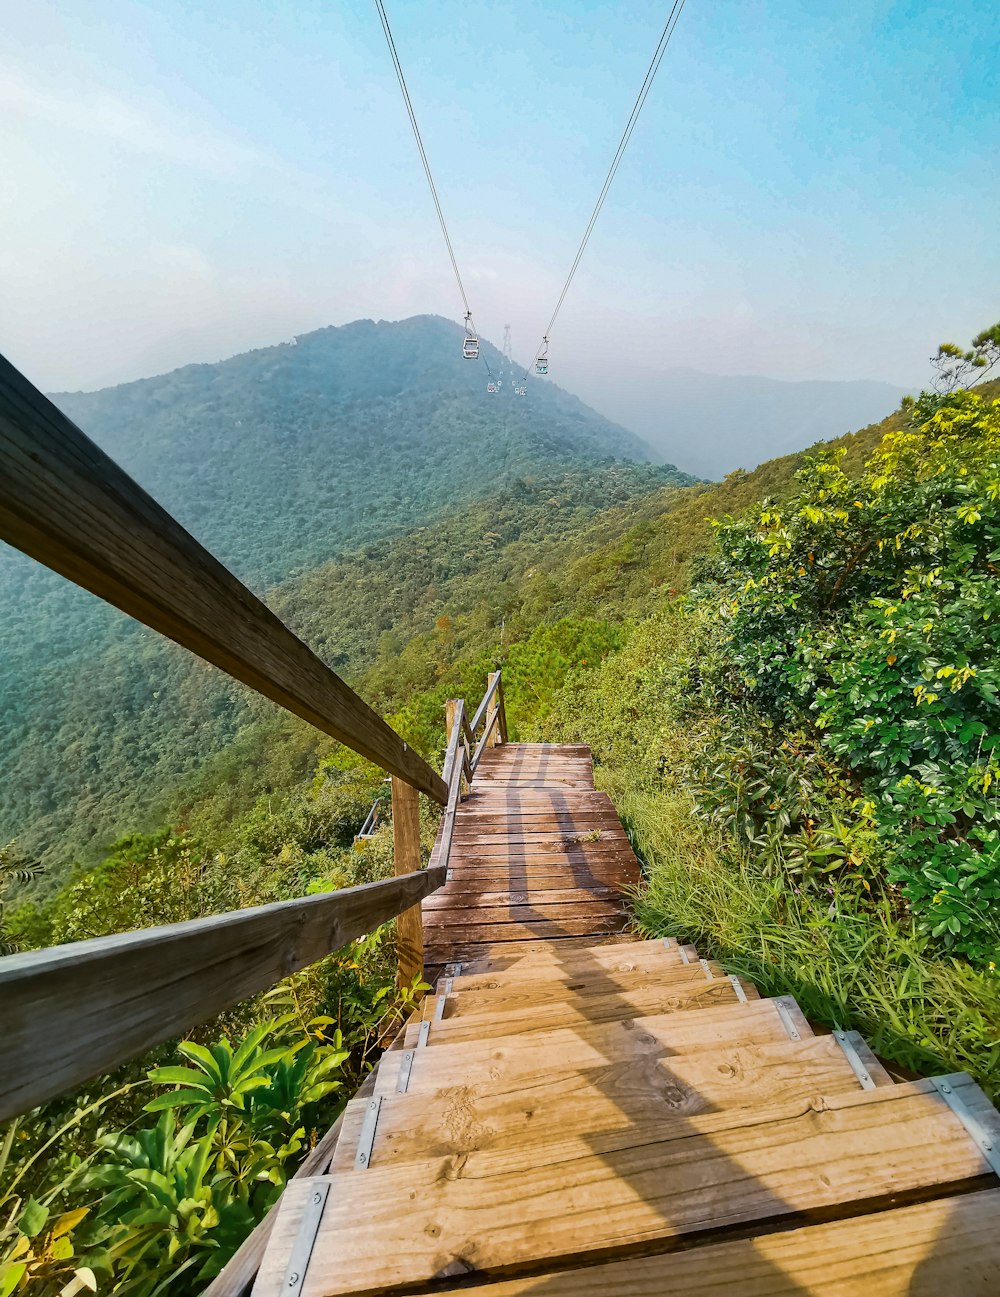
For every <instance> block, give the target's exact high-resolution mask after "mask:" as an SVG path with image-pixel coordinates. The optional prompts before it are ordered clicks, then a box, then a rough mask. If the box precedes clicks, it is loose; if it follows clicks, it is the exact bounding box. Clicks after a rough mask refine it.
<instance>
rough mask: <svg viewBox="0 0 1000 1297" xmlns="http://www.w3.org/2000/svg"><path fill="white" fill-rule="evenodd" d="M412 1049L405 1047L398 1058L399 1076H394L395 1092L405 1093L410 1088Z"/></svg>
mask: <svg viewBox="0 0 1000 1297" xmlns="http://www.w3.org/2000/svg"><path fill="white" fill-rule="evenodd" d="M413 1054H414V1051H413V1050H412V1049H407V1050H405V1051H404V1053H403V1057H402V1058H401V1059H400V1060H399V1076H397V1077H396V1093H397V1094H405V1093H406V1091H407V1090H408V1089H409V1088H410V1070H411V1068H412V1067H413Z"/></svg>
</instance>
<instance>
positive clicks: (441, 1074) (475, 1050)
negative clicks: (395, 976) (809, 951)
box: [375, 997, 812, 1094]
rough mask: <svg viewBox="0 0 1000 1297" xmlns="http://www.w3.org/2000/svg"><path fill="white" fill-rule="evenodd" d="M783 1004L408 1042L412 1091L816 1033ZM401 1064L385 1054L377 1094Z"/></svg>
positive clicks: (510, 1083) (790, 1004)
mask: <svg viewBox="0 0 1000 1297" xmlns="http://www.w3.org/2000/svg"><path fill="white" fill-rule="evenodd" d="M780 1006H781V1010H782V1011H783V1013H784V1016H782V1012H780V1011H779V1001H776V1000H750V1001H748V1002H747V1003H746V1004H739V1003H734V1004H724V1005H720V1006H718V1007H717V1008H712V1009H703V1010H702V1011H701V1012H700V1013H698V1014H694V1013H665V1014H652V1015H647V1016H644V1017H636V1018H626V1019H613V1020H612V1021H610V1022H602V1023H583V1024H577V1025H575V1026H573V1027H560V1028H556V1029H554V1030H539V1031H530V1032H519V1033H516V1034H514V1035H510V1036H494V1035H490V1036H488V1037H487V1036H485V1035H480V1036H477V1037H475V1038H474V1039H472V1040H464V1041H454V1042H450V1043H449V1042H447V1041H445V1042H443V1043H438V1044H437V1045H435V1047H434V1048H433V1049H429V1048H416V1047H408V1049H409V1050H410V1052H411V1053H412V1058H411V1060H410V1070H409V1077H408V1085H407V1092H408V1093H416V1092H419V1093H429V1092H433V1091H435V1090H439V1089H442V1088H443V1087H444V1086H447V1085H451V1084H453V1083H454V1079H455V1077H456V1076H463V1077H467V1078H468V1079H469V1080H470V1081H474V1082H475V1084H476V1085H479V1086H484V1085H487V1084H489V1085H495V1086H497V1087H498V1088H499V1089H501V1090H506V1089H512V1088H517V1087H518V1086H519V1085H521V1084H522V1078H523V1077H525V1076H531V1075H534V1073H536V1072H537V1071H538V1069H539V1066H540V1065H541V1063H542V1062H544V1065H545V1067H546V1069H547V1070H548V1071H550V1072H555V1071H557V1070H560V1069H561V1071H562V1072H563V1073H565V1074H567V1075H573V1074H575V1073H576V1072H580V1071H583V1070H585V1069H593V1070H600V1068H602V1067H605V1066H608V1065H609V1064H610V1063H611V1062H615V1063H621V1062H622V1061H623V1060H624V1061H630V1062H631V1063H632V1064H633V1065H635V1066H639V1065H641V1064H642V1063H643V1061H644V1060H645V1059H646V1058H648V1057H654V1058H663V1057H668V1056H669V1057H672V1056H673V1055H676V1054H687V1053H696V1052H702V1051H708V1052H711V1051H713V1050H717V1049H724V1050H731V1049H733V1048H734V1047H747V1048H752V1047H754V1046H756V1045H767V1044H773V1043H782V1044H783V1043H785V1042H787V1041H788V1040H789V1038H790V1037H789V1030H788V1024H791V1026H792V1027H793V1028H794V1030H795V1031H796V1033H797V1034H798V1036H799V1038H800V1039H807V1038H809V1037H811V1036H812V1030H811V1029H810V1027H809V1024H808V1022H807V1021H806V1019H805V1018H804V1017H803V1015H802V1013H801V1011H800V1010H799V1008H798V1006H797V1005H796V1003H795V1001H794V1000H793V999H791V997H786V998H784V999H783V1000H782V1001H780ZM418 1035H419V1033H418ZM402 1066H403V1054H402V1053H401V1052H398V1051H395V1050H394V1051H392V1052H391V1053H387V1054H383V1055H382V1058H381V1060H380V1061H379V1066H378V1077H377V1080H376V1083H375V1092H376V1093H377V1094H389V1093H395V1092H396V1087H397V1084H398V1083H399V1075H400V1071H401V1068H402Z"/></svg>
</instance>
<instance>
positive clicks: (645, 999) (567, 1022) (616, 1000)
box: [429, 978, 736, 1046]
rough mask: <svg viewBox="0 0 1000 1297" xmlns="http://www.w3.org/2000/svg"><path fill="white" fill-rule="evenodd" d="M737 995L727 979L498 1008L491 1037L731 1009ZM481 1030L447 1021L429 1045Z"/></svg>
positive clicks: (470, 1022)
mask: <svg viewBox="0 0 1000 1297" xmlns="http://www.w3.org/2000/svg"><path fill="white" fill-rule="evenodd" d="M735 1001H736V992H735V991H734V990H733V987H732V984H731V983H730V981H729V980H728V978H727V979H725V980H719V981H711V982H708V981H706V980H705V979H704V978H699V979H697V980H695V981H692V982H691V984H690V985H686V986H676V985H669V986H661V985H658V984H657V983H655V982H654V983H653V984H652V985H647V986H642V985H634V986H630V987H627V988H625V989H623V990H618V991H612V992H610V993H608V994H607V995H593V996H588V997H586V998H585V999H584V998H582V997H581V998H578V999H575V1000H570V1001H568V1002H565V1003H557V1004H539V1005H537V1006H536V1007H533V1008H518V1009H510V1010H507V1009H503V1008H498V1009H497V1011H496V1013H495V1014H494V1015H493V1018H492V1020H491V1023H490V1031H491V1033H492V1034H493V1035H498V1036H500V1035H511V1034H513V1033H514V1032H517V1031H542V1030H545V1029H551V1028H554V1027H571V1026H573V1025H574V1024H577V1025H579V1024H582V1023H585V1022H590V1023H594V1022H610V1021H612V1020H614V1019H615V1018H626V1017H628V1018H631V1017H645V1016H648V1015H649V1014H652V1013H684V1012H690V1011H692V1010H696V1009H704V1008H708V1007H709V1006H711V1005H717V1004H731V1003H733V1002H735ZM482 1030H483V1024H482V1022H480V1021H479V1019H478V1018H476V1017H469V1018H463V1017H461V1016H459V1017H455V1018H445V1019H444V1020H443V1021H441V1022H435V1023H434V1025H433V1026H432V1027H431V1034H430V1038H429V1044H430V1045H432V1046H434V1045H437V1044H438V1043H443V1042H445V1041H453V1040H468V1039H470V1037H474V1036H477V1035H479V1034H481V1033H482Z"/></svg>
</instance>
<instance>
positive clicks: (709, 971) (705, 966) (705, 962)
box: [698, 959, 715, 982]
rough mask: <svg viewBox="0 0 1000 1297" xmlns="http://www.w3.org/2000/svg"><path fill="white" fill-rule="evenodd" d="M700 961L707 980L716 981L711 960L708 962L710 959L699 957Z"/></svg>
mask: <svg viewBox="0 0 1000 1297" xmlns="http://www.w3.org/2000/svg"><path fill="white" fill-rule="evenodd" d="M698 963H699V964H701V971H702V972H703V973H704V974H705V979H706V981H709V982H714V981H715V974H714V973H713V972H712V969H711V967H710V966H709V962H708V960H707V959H699V960H698Z"/></svg>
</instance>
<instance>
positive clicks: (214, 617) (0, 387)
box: [0, 357, 447, 803]
mask: <svg viewBox="0 0 1000 1297" xmlns="http://www.w3.org/2000/svg"><path fill="white" fill-rule="evenodd" d="M0 537H2V538H3V539H4V540H5V541H7V542H8V543H9V544H11V545H13V546H14V547H15V548H17V549H20V550H23V551H24V553H25V554H30V555H31V557H32V558H34V559H37V560H38V562H40V563H44V564H45V566H46V567H50V568H52V569H53V570H54V571H56V572H59V573H60V574H61V575H62V576H65V577H68V578H69V579H70V580H71V581H74V582H76V584H77V585H81V586H83V587H84V589H86V590H90V591H92V592H93V593H94V594H96V595H98V596H99V597H100V598H102V599H106V600H107V601H108V602H109V603H112V604H114V605H115V606H116V607H118V608H120V609H121V610H122V611H123V612H126V613H128V614H129V616H130V617H135V618H136V619H137V620H139V621H141V622H144V623H145V624H146V625H147V626H151V627H152V628H153V630H156V631H159V632H160V633H161V634H162V635H166V636H167V637H168V638H169V639H172V640H175V641H176V642H177V643H178V644H182V645H183V646H184V647H185V648H187V649H190V650H191V652H193V653H197V654H198V656H199V657H202V658H204V659H205V660H206V661H207V662H211V663H212V664H213V665H214V666H217V667H220V668H221V669H222V670H223V671H225V672H227V673H228V674H229V675H231V676H233V677H235V679H237V680H241V681H242V682H243V683H244V684H247V685H249V686H250V687H251V688H252V689H256V690H257V692H258V693H261V694H263V695H264V696H265V697H266V698H270V699H272V700H273V701H274V702H276V703H278V704H280V706H282V707H285V708H287V709H288V711H290V712H294V713H295V715H297V716H301V717H302V718H303V719H304V720H307V721H308V722H309V723H310V724H311V725H315V726H316V728H317V729H320V730H322V731H323V732H324V733H326V734H331V735H332V736H333V737H334V738H336V739H339V740H340V742H342V743H344V744H346V745H347V746H348V747H350V748H353V749H354V751H355V752H360V753H361V754H362V756H365V757H368V758H369V760H371V761H374V762H376V764H378V765H380V766H381V767H382V768H383V769H384V770H388V771H389V772H390V773H392V774H394V775H398V776H399V777H400V778H401V779H404V780H405V781H406V782H407V783H409V784H412V785H413V786H414V787H416V788H419V789H420V790H421V791H422V792H425V793H428V794H429V795H430V796H431V797H433V798H435V799H436V800H437V801H439V802H442V803H443V802H444V801H445V798H446V796H447V791H446V789H445V785H444V783H443V781H442V780H441V778H440V776H439V775H438V774H437V773H436V772H435V771H434V770H432V769H431V767H430V766H429V765H428V764H427V762H426V761H424V760H423V758H422V757H420V756H419V755H418V754H417V753H416V752H414V751H413V750H412V749H411V748H410V747H409V746H408V745H407V744H406V743H405V742H404V741H403V740H402V739H401V738H400V737H399V735H398V734H397V733H396V732H395V731H394V730H393V729H392V728H391V727H390V726H389V725H387V724H386V722H385V721H384V720H383V719H382V718H381V716H379V715H378V714H377V713H376V712H374V711H373V710H372V709H371V708H370V707H369V706H368V704H367V703H365V702H364V701H363V700H362V699H361V698H359V697H358V695H357V694H356V693H355V692H354V691H353V690H352V689H351V688H350V687H349V686H348V685H346V684H345V683H344V681H343V680H341V679H340V677H339V676H338V675H336V674H335V673H334V672H333V671H331V670H330V668H329V667H328V666H326V665H325V664H324V663H323V662H322V661H321V660H320V659H319V658H318V657H317V656H316V654H315V653H313V651H312V650H311V649H310V648H308V647H307V646H306V645H305V644H303V643H302V641H301V640H300V639H298V638H297V637H296V636H295V635H293V634H292V632H291V631H290V630H289V629H288V628H287V627H286V626H285V625H284V623H283V622H281V621H280V620H279V619H278V618H277V617H276V616H275V614H274V613H273V612H271V610H270V609H269V608H268V607H267V606H266V605H265V604H264V603H262V602H261V601H260V599H258V598H257V596H256V595H254V594H252V593H251V592H250V591H249V590H248V589H247V588H246V586H244V585H243V584H242V583H241V582H240V581H238V580H237V579H236V577H235V576H233V574H232V573H231V572H230V571H229V570H228V569H227V568H225V567H224V566H223V565H222V564H221V563H220V562H219V561H218V560H217V559H216V558H214V557H213V556H212V555H211V554H210V553H209V552H208V550H206V549H205V548H204V546H202V545H200V544H199V543H198V541H196V540H195V539H194V537H193V536H192V535H191V534H190V533H189V532H187V531H185V530H184V528H183V527H182V526H181V525H180V523H178V522H177V521H176V520H175V519H174V518H173V517H171V515H170V514H169V513H167V511H166V510H165V509H163V508H161V506H160V505H158V504H157V503H156V501H155V500H154V499H153V498H152V497H151V496H150V495H148V494H147V493H146V492H145V491H144V490H143V489H142V488H141V487H140V486H139V485H138V484H137V483H136V482H134V481H133V480H132V479H131V478H130V477H129V476H128V474H127V473H125V472H123V471H122V469H120V468H119V467H118V465H117V464H116V463H115V462H114V461H113V460H112V459H111V458H110V457H109V456H108V455H106V454H105V453H104V452H103V451H102V450H101V449H100V448H99V447H97V446H96V445H95V444H94V443H93V442H92V441H91V440H90V439H89V438H88V437H86V436H85V435H84V434H83V433H82V432H81V431H80V429H79V428H77V427H76V425H75V424H73V423H71V422H70V420H69V419H67V418H66V416H65V415H64V414H62V413H61V412H60V411H59V410H58V409H57V408H56V406H55V405H53V404H52V402H51V401H50V400H48V398H47V397H45V396H43V395H42V393H41V392H39V391H38V390H37V388H35V387H33V386H32V385H31V383H29V382H28V380H27V379H26V378H25V377H24V375H23V374H20V373H18V371H17V370H16V369H15V368H14V367H13V365H11V364H10V363H9V362H8V361H6V360H4V359H3V358H2V357H0Z"/></svg>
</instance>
